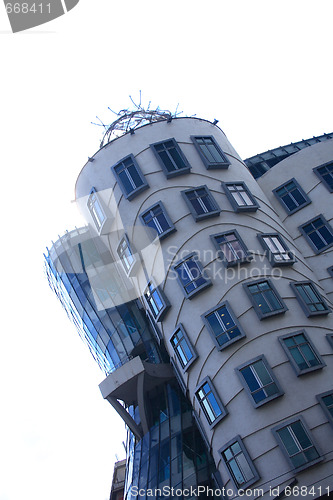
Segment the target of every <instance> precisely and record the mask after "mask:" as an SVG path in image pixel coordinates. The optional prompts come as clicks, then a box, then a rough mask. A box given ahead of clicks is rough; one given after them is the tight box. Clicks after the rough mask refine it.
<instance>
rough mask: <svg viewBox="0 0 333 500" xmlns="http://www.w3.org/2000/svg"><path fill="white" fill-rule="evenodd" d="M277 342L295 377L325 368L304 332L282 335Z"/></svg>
mask: <svg viewBox="0 0 333 500" xmlns="http://www.w3.org/2000/svg"><path fill="white" fill-rule="evenodd" d="M279 340H280V342H281V345H282V347H283V349H284V350H285V352H286V354H287V356H288V358H289V360H290V362H291V364H292V366H293V368H294V370H295V371H296V374H297V376H299V375H303V374H304V373H308V372H311V371H314V370H318V369H320V368H323V367H324V366H326V365H325V363H324V361H323V360H322V358H321V356H320V355H319V353H318V352H317V350H316V348H315V347H314V345H313V344H312V342H311V340H310V339H309V337H308V336H307V335H306V333H305V331H304V330H301V331H299V332H295V333H292V334H291V335H283V336H282V337H279Z"/></svg>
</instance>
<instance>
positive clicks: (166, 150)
mask: <svg viewBox="0 0 333 500" xmlns="http://www.w3.org/2000/svg"><path fill="white" fill-rule="evenodd" d="M150 147H151V148H152V150H153V152H154V154H155V156H156V158H157V159H158V161H159V164H160V165H161V167H162V169H163V172H164V173H165V175H166V177H167V178H168V179H169V178H170V177H174V176H175V175H181V174H187V173H189V172H190V170H191V166H190V164H189V162H188V161H187V159H186V157H185V155H184V153H183V152H182V151H181V149H180V147H179V146H178V144H177V142H176V141H175V139H168V140H167V141H162V142H157V143H155V144H151V145H150Z"/></svg>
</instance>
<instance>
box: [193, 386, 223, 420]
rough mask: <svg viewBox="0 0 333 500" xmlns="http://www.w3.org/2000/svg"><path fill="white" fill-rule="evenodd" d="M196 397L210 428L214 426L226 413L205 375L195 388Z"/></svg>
mask: <svg viewBox="0 0 333 500" xmlns="http://www.w3.org/2000/svg"><path fill="white" fill-rule="evenodd" d="M195 395H196V398H197V400H198V402H199V404H200V407H201V409H202V411H203V412H204V414H205V417H206V418H207V420H208V423H209V425H210V428H212V427H214V426H215V425H216V424H217V423H218V422H219V421H220V420H221V419H222V418H223V417H225V416H226V415H227V413H228V412H227V410H226V409H225V408H224V406H223V404H222V401H221V400H220V398H219V396H218V394H217V392H216V390H215V388H214V386H213V383H212V381H211V380H210V378H209V377H206V378H205V379H204V380H203V381H202V382H201V383H200V385H199V386H198V387H197V388H196V390H195Z"/></svg>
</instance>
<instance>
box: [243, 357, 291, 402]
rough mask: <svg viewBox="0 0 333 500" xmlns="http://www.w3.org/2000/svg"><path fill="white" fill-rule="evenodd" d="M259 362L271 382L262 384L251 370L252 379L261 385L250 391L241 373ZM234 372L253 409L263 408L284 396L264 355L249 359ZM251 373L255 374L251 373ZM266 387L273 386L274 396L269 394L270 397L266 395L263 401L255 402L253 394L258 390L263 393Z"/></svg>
mask: <svg viewBox="0 0 333 500" xmlns="http://www.w3.org/2000/svg"><path fill="white" fill-rule="evenodd" d="M260 361H261V362H262V364H263V366H264V368H265V370H266V372H267V373H268V375H269V377H270V378H271V382H270V383H269V384H263V381H262V380H261V379H260V374H259V373H258V372H257V371H256V370H255V369H253V368H251V371H252V374H253V377H254V378H255V379H256V381H257V382H258V380H259V381H260V383H261V384H262V385H261V386H260V384H258V385H259V389H256V390H253V391H251V389H250V387H249V385H248V383H247V381H246V379H245V377H244V375H243V373H242V372H243V371H244V370H245V368H249V367H251V366H252V365H255V364H256V363H258V362H260ZM235 371H236V372H237V374H238V376H239V378H240V381H241V382H242V385H243V386H244V389H245V392H246V393H247V395H248V396H249V398H250V400H251V403H252V404H253V406H254V408H259V407H260V406H263V405H264V404H266V403H269V402H270V401H273V400H274V399H276V398H279V397H280V396H282V395H283V394H284V392H283V390H282V389H281V386H280V384H279V382H278V380H277V378H276V376H275V375H274V373H273V370H272V368H271V367H270V365H269V364H268V361H267V359H266V357H265V356H264V354H261V355H259V356H256V357H255V358H253V359H250V360H249V361H247V362H245V363H242V364H241V365H240V366H237V368H235ZM253 371H254V372H255V373H253ZM268 385H275V386H276V392H275V393H274V394H271V395H266V397H265V398H264V399H262V400H260V401H258V402H256V401H255V399H254V394H255V393H256V392H259V390H260V391H264V392H265V387H267V386H268Z"/></svg>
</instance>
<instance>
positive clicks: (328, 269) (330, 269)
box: [327, 266, 333, 278]
mask: <svg viewBox="0 0 333 500" xmlns="http://www.w3.org/2000/svg"><path fill="white" fill-rule="evenodd" d="M327 272H328V274H329V275H330V276H331V277H332V278H333V266H330V267H328V268H327Z"/></svg>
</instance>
